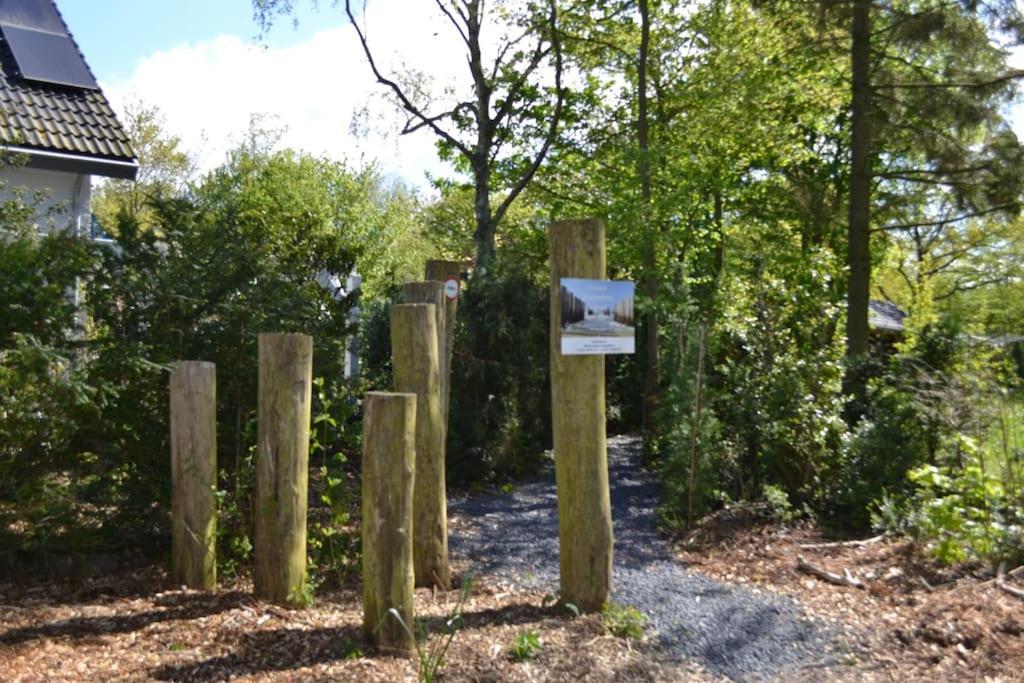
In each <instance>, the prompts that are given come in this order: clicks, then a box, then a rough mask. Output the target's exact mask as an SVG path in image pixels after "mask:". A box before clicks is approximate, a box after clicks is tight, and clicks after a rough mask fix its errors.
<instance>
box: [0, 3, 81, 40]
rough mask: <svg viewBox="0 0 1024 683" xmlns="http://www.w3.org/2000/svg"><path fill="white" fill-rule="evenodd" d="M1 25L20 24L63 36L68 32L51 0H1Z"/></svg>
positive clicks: (23, 26) (19, 25)
mask: <svg viewBox="0 0 1024 683" xmlns="http://www.w3.org/2000/svg"><path fill="white" fill-rule="evenodd" d="M0 26H18V27H21V28H30V29H32V30H34V31H46V32H47V33H56V34H59V35H62V36H66V35H67V34H68V33H67V29H65V28H64V22H63V21H61V19H60V15H59V14H57V8H56V7H54V6H53V3H52V2H50V0H0Z"/></svg>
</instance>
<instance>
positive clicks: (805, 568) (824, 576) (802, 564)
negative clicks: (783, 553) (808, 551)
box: [796, 555, 864, 588]
mask: <svg viewBox="0 0 1024 683" xmlns="http://www.w3.org/2000/svg"><path fill="white" fill-rule="evenodd" d="M797 558H798V559H799V561H798V562H797V563H796V568H797V571H801V572H803V573H804V574H810V575H811V576H816V577H818V578H819V579H821V580H822V581H827V582H829V583H833V584H835V585H837V586H849V587H850V588H864V582H863V581H861V580H860V579H858V578H857V577H855V576H854V575H853V574H851V573H850V570H849V569H845V568H844V569H843V575H842V576H840V575H839V574H833V573H832V572H830V571H826V570H824V569H822V568H821V567H816V566H815V565H813V564H811V563H810V562H808V561H807V560H806V559H805V558H804V556H803V555H798V556H797Z"/></svg>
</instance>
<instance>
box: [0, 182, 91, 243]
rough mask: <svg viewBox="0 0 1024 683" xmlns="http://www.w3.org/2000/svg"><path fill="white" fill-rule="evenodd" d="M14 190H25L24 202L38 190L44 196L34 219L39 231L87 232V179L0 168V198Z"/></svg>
mask: <svg viewBox="0 0 1024 683" xmlns="http://www.w3.org/2000/svg"><path fill="white" fill-rule="evenodd" d="M15 187H23V188H25V189H26V190H27V191H26V197H28V198H31V197H32V195H33V194H34V193H35V192H36V191H38V190H42V191H45V192H46V193H47V197H46V199H45V200H43V202H42V203H41V204H40V207H39V209H40V210H39V214H38V217H37V221H38V222H37V225H38V227H39V229H40V230H42V231H49V230H52V229H61V228H71V229H75V230H78V231H88V229H89V222H90V212H89V202H90V198H91V196H92V178H91V176H89V175H85V174H76V173H66V172H62V171H49V170H45V169H38V168H0V197H3V198H4V199H6V198H8V197H10V196H11V194H12V192H13V188H15Z"/></svg>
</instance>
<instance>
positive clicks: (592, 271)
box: [548, 219, 613, 610]
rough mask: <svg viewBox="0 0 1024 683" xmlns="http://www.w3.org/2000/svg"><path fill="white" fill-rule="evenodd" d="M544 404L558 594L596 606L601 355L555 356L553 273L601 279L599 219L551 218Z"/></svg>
mask: <svg viewBox="0 0 1024 683" xmlns="http://www.w3.org/2000/svg"><path fill="white" fill-rule="evenodd" d="M548 244H549V248H550V251H551V328H550V336H551V347H550V348H551V412H552V428H553V432H554V445H555V478H556V482H557V486H558V543H559V568H560V572H561V587H562V599H563V600H564V601H566V602H571V603H573V604H575V605H576V606H577V607H579V608H580V609H582V610H599V609H601V608H602V607H604V605H605V604H607V602H608V599H609V597H610V596H611V583H612V542H613V541H612V517H611V502H610V499H609V491H608V450H607V449H608V446H607V441H606V436H605V385H604V356H563V355H562V350H561V344H560V338H561V314H562V308H561V305H560V294H561V279H562V278H563V277H578V278H591V279H604V277H605V245H604V224H603V223H602V222H601V221H599V220H596V219H585V220H575V221H561V222H557V223H552V224H551V227H550V229H549V232H548Z"/></svg>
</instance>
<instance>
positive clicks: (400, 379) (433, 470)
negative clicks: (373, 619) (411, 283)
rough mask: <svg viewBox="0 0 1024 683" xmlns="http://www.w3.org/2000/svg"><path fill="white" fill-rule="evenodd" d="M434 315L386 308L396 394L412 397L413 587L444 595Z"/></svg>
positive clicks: (423, 308)
mask: <svg viewBox="0 0 1024 683" xmlns="http://www.w3.org/2000/svg"><path fill="white" fill-rule="evenodd" d="M436 315H437V312H436V310H435V307H434V305H433V304H397V305H394V306H392V307H391V365H392V368H393V371H394V375H395V390H396V391H399V392H402V393H410V394H416V482H415V486H414V488H413V519H414V522H413V564H414V567H415V571H416V585H417V586H437V587H438V588H442V589H444V590H448V589H449V588H450V586H451V579H450V576H449V571H448V512H447V501H446V497H445V482H444V436H445V430H444V421H443V419H442V416H441V391H440V381H439V378H438V374H439V370H438V368H439V364H438V348H437V324H436V322H435V321H436V317H435V316H436Z"/></svg>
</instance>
